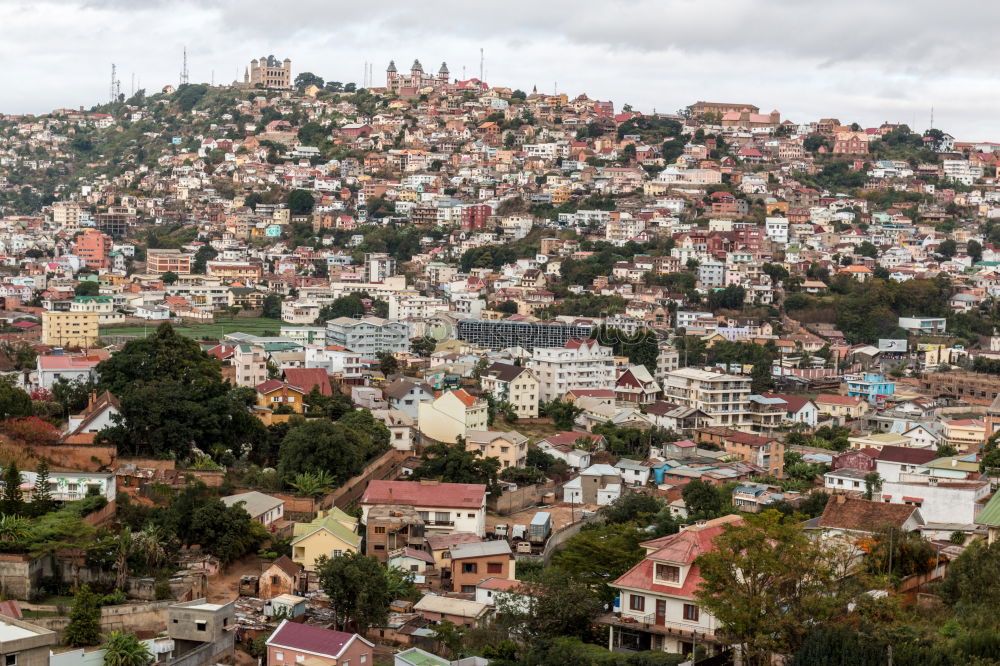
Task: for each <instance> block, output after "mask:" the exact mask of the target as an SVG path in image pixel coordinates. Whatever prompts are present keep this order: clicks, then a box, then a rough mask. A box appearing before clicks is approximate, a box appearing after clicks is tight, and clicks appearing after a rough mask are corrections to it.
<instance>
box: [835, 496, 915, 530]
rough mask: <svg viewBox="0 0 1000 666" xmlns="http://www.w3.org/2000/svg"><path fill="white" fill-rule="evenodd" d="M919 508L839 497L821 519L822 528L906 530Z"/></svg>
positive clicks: (836, 497)
mask: <svg viewBox="0 0 1000 666" xmlns="http://www.w3.org/2000/svg"><path fill="white" fill-rule="evenodd" d="M916 510H917V508H916V507H914V506H907V505H906V504H889V503H887V502H875V501H872V500H866V499H860V498H857V497H848V496H846V495H835V496H833V497H831V498H830V501H829V502H827V503H826V508H825V509H823V515H821V516H820V517H819V526H820V527H831V528H834V529H843V530H857V531H862V532H874V531H877V530H879V529H881V528H882V527H884V526H886V525H891V526H894V527H902V526H903V525H904V524H905V523H906V521H907V520H909V518H910V516H912V515H913V512H914V511H916Z"/></svg>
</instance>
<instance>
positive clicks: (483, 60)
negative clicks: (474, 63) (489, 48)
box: [479, 47, 486, 81]
mask: <svg viewBox="0 0 1000 666" xmlns="http://www.w3.org/2000/svg"><path fill="white" fill-rule="evenodd" d="M485 64H486V56H485V55H484V54H483V48H482V47H479V80H480V81H482V80H483V69H484V67H485Z"/></svg>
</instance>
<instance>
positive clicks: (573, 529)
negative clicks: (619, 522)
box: [542, 513, 603, 566]
mask: <svg viewBox="0 0 1000 666" xmlns="http://www.w3.org/2000/svg"><path fill="white" fill-rule="evenodd" d="M597 520H603V517H602V516H601V514H600V513H595V514H593V515H591V516H589V517H587V518H583V519H582V520H578V521H576V522H575V523H570V524H569V525H566V526H565V527H563V528H562V529H559V530H556V531H555V532H553V533H552V536H550V537H549V540H548V541H546V542H545V549H544V550H543V551H542V561H543V562H545V565H546V566H548V564H549V562H550V561H551V560H552V554H553V553H554V552H555V551H556V548H558V547H559V546H561V545H563V544H564V543H565V542H566V540H567V539H569V538H570V537H572V536H576V535H577V534H579V533H580V530H581V529H583V526H584V525H586V524H587V523H592V522H594V521H597Z"/></svg>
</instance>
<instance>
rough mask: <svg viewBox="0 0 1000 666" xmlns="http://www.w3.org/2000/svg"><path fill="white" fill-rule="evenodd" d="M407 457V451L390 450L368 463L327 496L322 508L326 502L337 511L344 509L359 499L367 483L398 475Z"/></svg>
mask: <svg viewBox="0 0 1000 666" xmlns="http://www.w3.org/2000/svg"><path fill="white" fill-rule="evenodd" d="M408 457H409V452H407V451H397V450H395V449H390V450H388V451H386V452H385V453H383V454H382V455H381V456H379V457H378V458H376V459H375V460H373V461H371V462H370V463H368V466H367V467H365V468H364V469H363V470H362V471H361V473H360V474H358V475H357V476H355V477H354V478H352V479H348V480H347V481H346V482H345V483H344V485H342V486H341V487H340V488H337V490H335V491H334V492H332V493H330V494H329V495H327V498H325V499H324V501H323V505H324V507H323V508H326V506H327V504H326V501H327V499H329V501H330V502H331V503H332V504H333V505H336V506H337V508H339V509H346V508H347V507H349V506H351V505H352V504H354V503H355V502H357V501H358V500H359V499H361V496H362V495H363V494H364V492H365V488H367V487H368V482H369V481H371V480H372V479H392V478H395V477H396V475H397V474H398V473H399V469H400V467H401V466H402V463H403V461H404V460H406V458H408Z"/></svg>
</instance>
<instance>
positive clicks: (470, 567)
mask: <svg viewBox="0 0 1000 666" xmlns="http://www.w3.org/2000/svg"><path fill="white" fill-rule="evenodd" d="M477 569H478V567H477V566H476V563H475V562H463V563H462V573H465V574H474V573H476V570H477Z"/></svg>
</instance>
